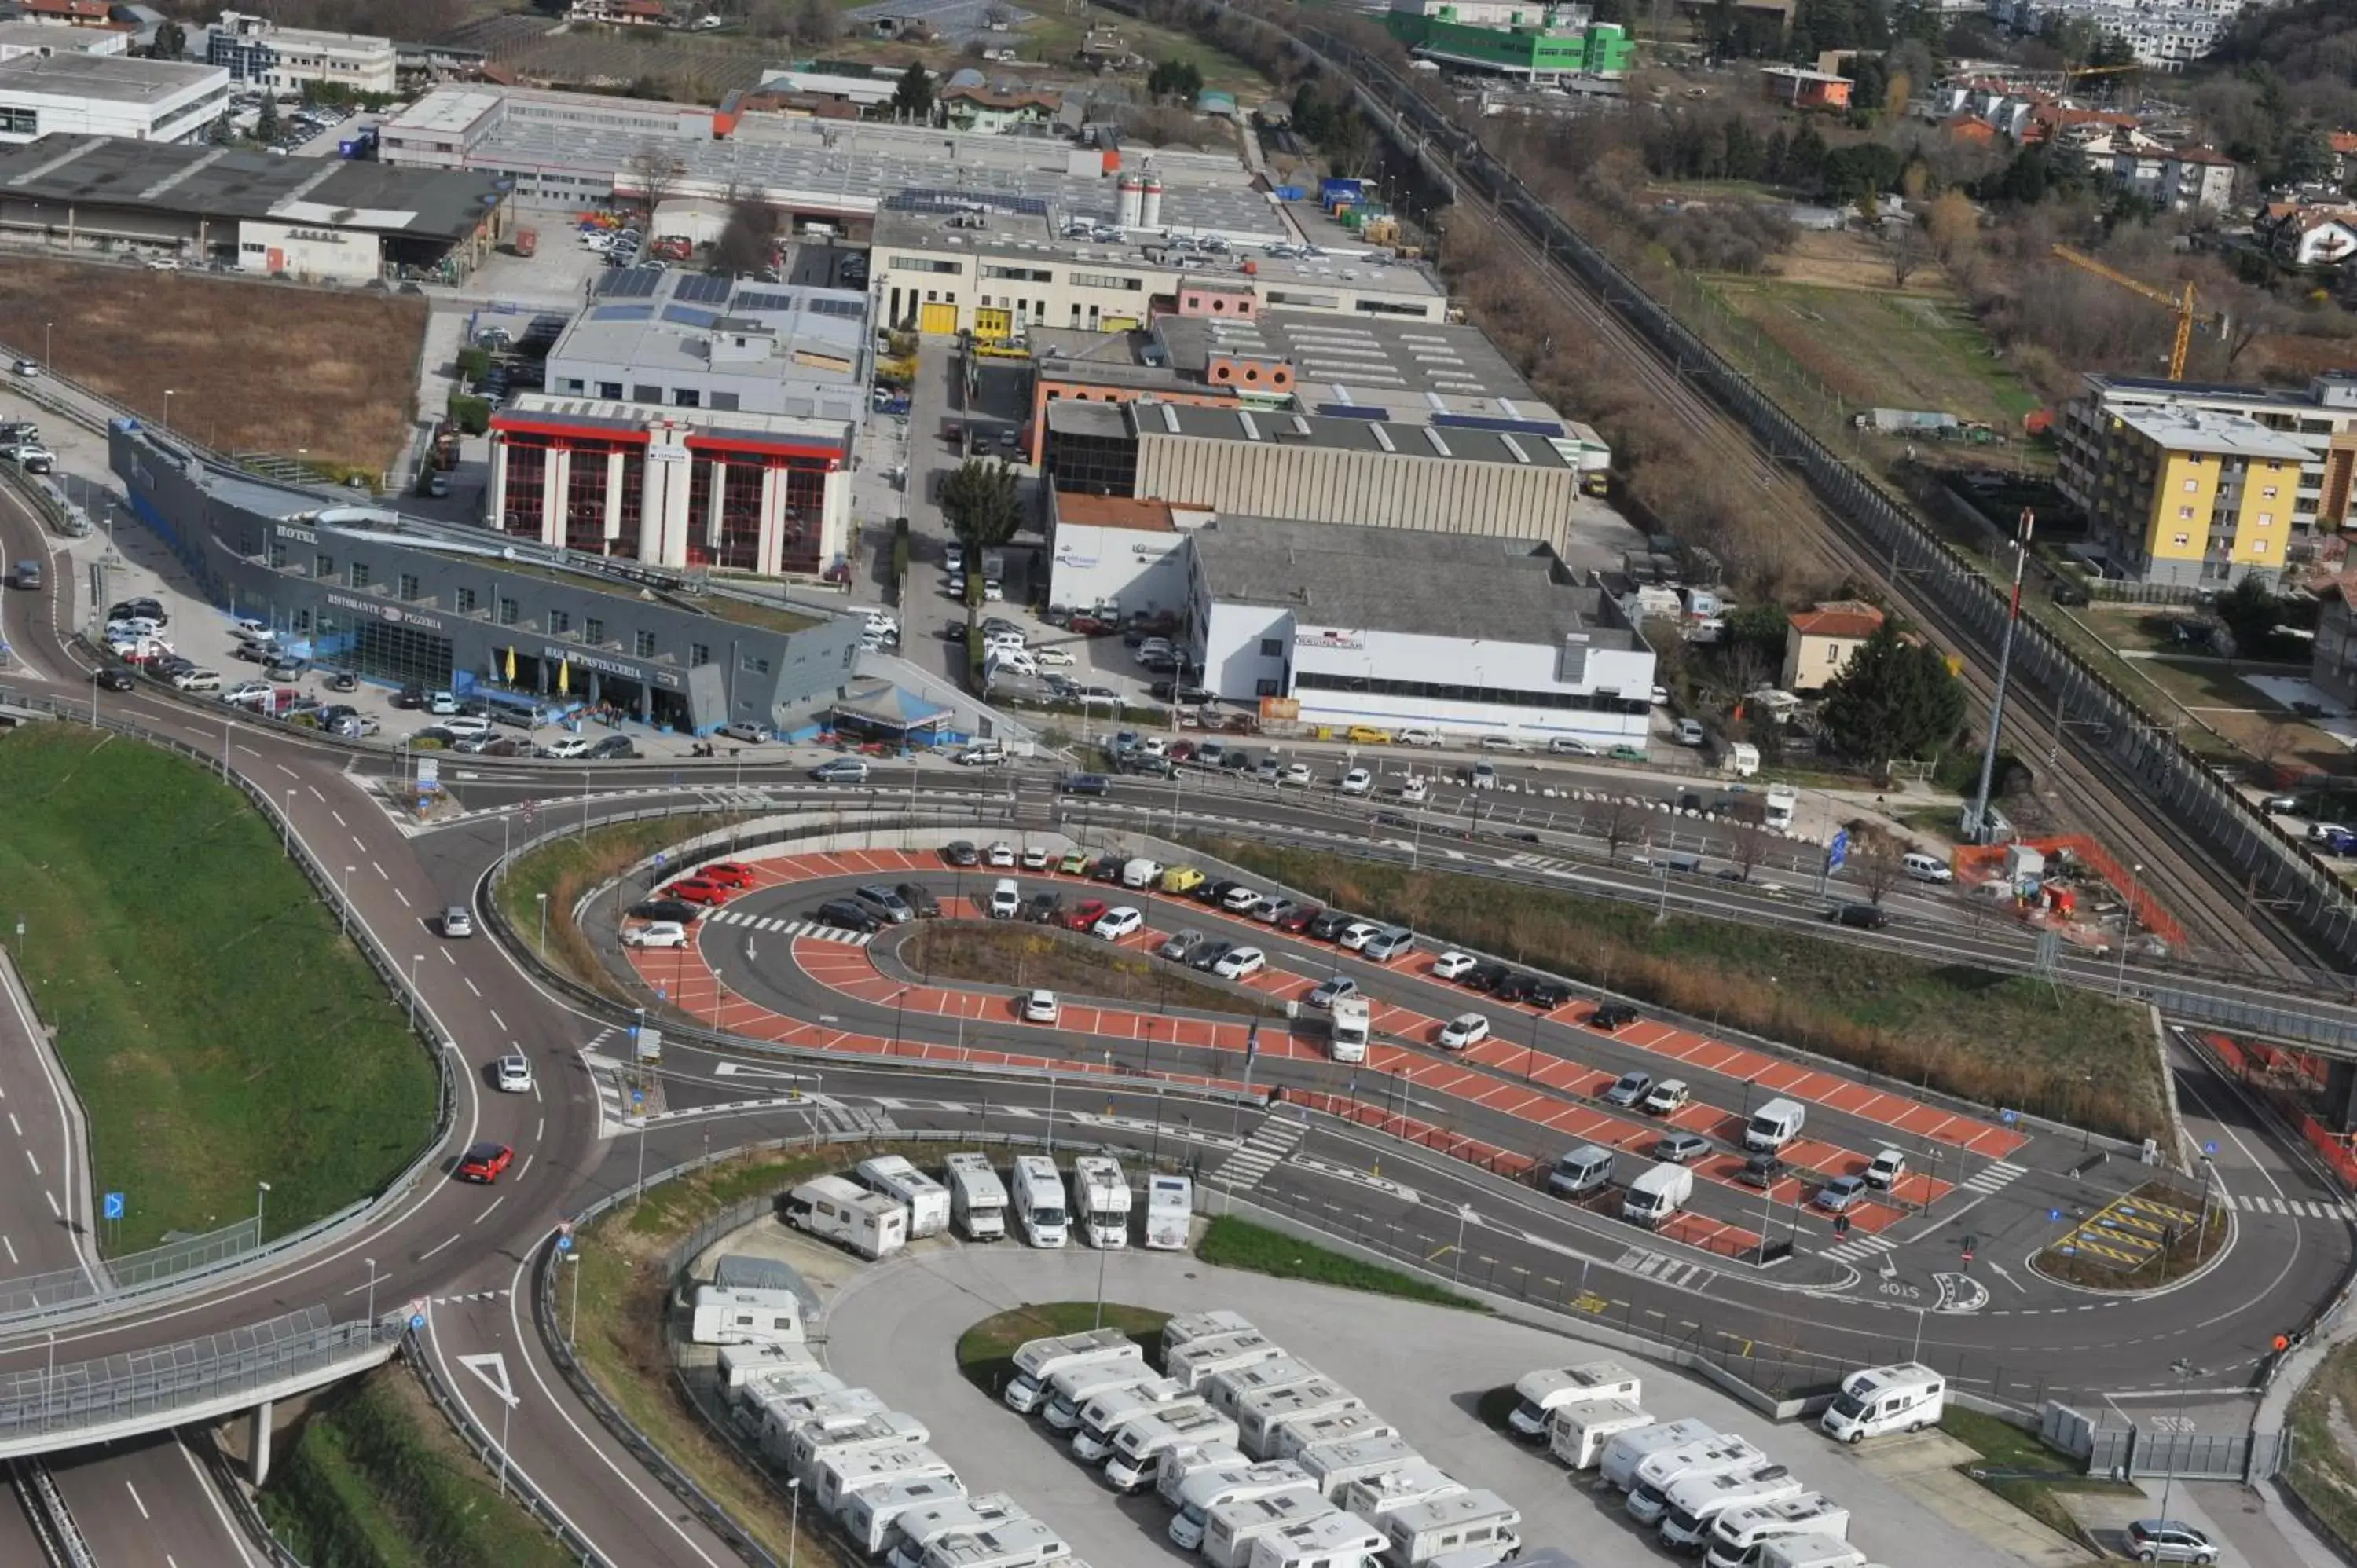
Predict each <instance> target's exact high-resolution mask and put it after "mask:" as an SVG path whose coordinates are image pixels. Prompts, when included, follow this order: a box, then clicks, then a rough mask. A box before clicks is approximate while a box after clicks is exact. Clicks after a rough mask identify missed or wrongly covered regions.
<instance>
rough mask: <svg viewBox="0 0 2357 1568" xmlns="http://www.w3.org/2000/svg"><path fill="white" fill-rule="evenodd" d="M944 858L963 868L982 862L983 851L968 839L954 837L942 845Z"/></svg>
mask: <svg viewBox="0 0 2357 1568" xmlns="http://www.w3.org/2000/svg"><path fill="white" fill-rule="evenodd" d="M942 859H943V860H945V861H948V862H949V863H950V864H951V865H954V866H957V867H960V868H961V869H963V868H964V867H966V866H970V865H981V864H982V852H981V851H980V850H977V849H975V848H974V844H973V843H972V842H970V841H969V840H966V839H952V840H951V841H950V842H949V843H945V844H943V845H942Z"/></svg>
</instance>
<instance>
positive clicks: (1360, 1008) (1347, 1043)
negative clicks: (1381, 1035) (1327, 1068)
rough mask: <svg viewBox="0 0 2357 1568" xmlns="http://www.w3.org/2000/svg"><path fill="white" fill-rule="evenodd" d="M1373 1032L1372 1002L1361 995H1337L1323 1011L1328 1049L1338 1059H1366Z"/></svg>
mask: <svg viewBox="0 0 2357 1568" xmlns="http://www.w3.org/2000/svg"><path fill="white" fill-rule="evenodd" d="M1373 1034H1374V1006H1373V1004H1372V1003H1370V1002H1369V1001H1368V1000H1367V999H1366V998H1365V997H1363V996H1338V997H1336V998H1335V999H1334V1005H1333V1006H1332V1007H1330V1008H1329V1009H1327V1013H1326V1040H1327V1049H1328V1050H1329V1053H1330V1054H1331V1055H1332V1056H1333V1058H1334V1059H1335V1060H1336V1061H1338V1062H1362V1061H1365V1060H1366V1059H1367V1041H1368V1040H1369V1039H1370V1038H1372V1036H1373Z"/></svg>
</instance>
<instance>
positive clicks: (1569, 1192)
mask: <svg viewBox="0 0 2357 1568" xmlns="http://www.w3.org/2000/svg"><path fill="white" fill-rule="evenodd" d="M1612 1157H1613V1156H1612V1151H1611V1150H1609V1149H1607V1148H1604V1147H1602V1146H1601V1145H1599V1144H1580V1145H1579V1147H1577V1148H1576V1149H1574V1150H1572V1151H1571V1153H1569V1154H1567V1155H1564V1156H1563V1157H1562V1158H1561V1159H1559V1160H1557V1161H1555V1169H1553V1170H1551V1171H1549V1172H1547V1180H1546V1184H1547V1190H1548V1191H1549V1192H1552V1193H1554V1194H1555V1196H1556V1197H1587V1195H1588V1194H1589V1193H1591V1192H1598V1191H1601V1190H1602V1189H1603V1188H1605V1187H1609V1186H1611V1185H1612Z"/></svg>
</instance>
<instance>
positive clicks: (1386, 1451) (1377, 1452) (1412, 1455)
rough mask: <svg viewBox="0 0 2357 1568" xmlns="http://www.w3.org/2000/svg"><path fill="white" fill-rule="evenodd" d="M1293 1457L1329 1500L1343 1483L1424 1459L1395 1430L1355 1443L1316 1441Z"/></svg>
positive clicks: (1335, 1499)
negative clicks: (1389, 1433)
mask: <svg viewBox="0 0 2357 1568" xmlns="http://www.w3.org/2000/svg"><path fill="white" fill-rule="evenodd" d="M1293 1457H1294V1462H1295V1463H1296V1464H1297V1465H1299V1466H1301V1467H1302V1468H1303V1469H1304V1470H1306V1471H1308V1473H1309V1478H1310V1479H1311V1480H1313V1481H1316V1482H1317V1483H1318V1495H1319V1496H1321V1497H1323V1498H1326V1499H1327V1500H1328V1501H1329V1502H1333V1501H1338V1500H1339V1499H1340V1498H1341V1495H1342V1488H1343V1487H1347V1486H1349V1485H1350V1484H1351V1482H1353V1481H1356V1480H1359V1479H1361V1477H1367V1476H1380V1475H1382V1474H1383V1472H1384V1471H1386V1470H1400V1469H1405V1468H1406V1467H1407V1466H1410V1465H1421V1464H1423V1463H1424V1455H1421V1454H1419V1453H1417V1452H1416V1451H1415V1448H1414V1447H1413V1446H1412V1445H1411V1444H1409V1443H1408V1440H1407V1439H1406V1438H1405V1437H1402V1436H1400V1435H1399V1434H1396V1433H1394V1434H1392V1435H1391V1436H1389V1437H1370V1438H1365V1439H1362V1440H1361V1441H1359V1442H1355V1443H1319V1444H1312V1445H1311V1446H1309V1447H1308V1448H1305V1449H1303V1450H1302V1451H1301V1452H1300V1453H1298V1454H1297V1455H1294V1456H1293Z"/></svg>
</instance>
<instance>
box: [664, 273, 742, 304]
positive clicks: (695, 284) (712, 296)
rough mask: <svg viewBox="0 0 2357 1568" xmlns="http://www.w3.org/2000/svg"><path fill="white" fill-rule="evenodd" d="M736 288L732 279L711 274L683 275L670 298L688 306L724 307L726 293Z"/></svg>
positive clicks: (726, 298) (726, 297)
mask: <svg viewBox="0 0 2357 1568" xmlns="http://www.w3.org/2000/svg"><path fill="white" fill-rule="evenodd" d="M736 286H737V285H736V282H735V280H734V279H731V278H725V277H718V276H716V275H714V274H711V273H683V274H680V280H679V282H678V284H677V285H674V286H673V289H672V291H671V296H672V297H673V299H676V300H679V301H682V302H683V303H684V304H688V305H726V304H727V303H728V291H729V290H730V289H732V288H734V287H736Z"/></svg>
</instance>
